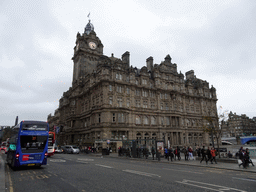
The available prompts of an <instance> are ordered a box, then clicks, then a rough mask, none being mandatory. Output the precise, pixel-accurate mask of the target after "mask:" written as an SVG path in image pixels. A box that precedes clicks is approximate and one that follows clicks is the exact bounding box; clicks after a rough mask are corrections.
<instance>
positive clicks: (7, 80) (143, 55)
mask: <svg viewBox="0 0 256 192" xmlns="http://www.w3.org/2000/svg"><path fill="white" fill-rule="evenodd" d="M255 9H256V1H253V0H251V1H250V0H240V1H235V0H232V1H228V0H225V1H223V0H220V1H217V0H214V1H199V0H198V1H195V0H193V1H192V0H188V1H184V0H183V1H180V0H177V1H174V0H170V1H166V0H165V1H164V0H163V1H161V0H157V1H156V0H155V1H149V0H140V1H135V0H134V1H132V0H129V1H121V0H118V1H117V0H116V1H110V0H108V1H107V0H106V1H99V0H93V1H92V0H81V1H79V0H74V1H65V0H58V1H54V0H51V1H35V0H1V1H0V69H1V70H0V74H1V78H0V98H1V100H0V125H9V126H12V125H13V124H14V122H15V117H16V116H19V121H20V120H44V121H46V120H47V116H48V114H50V113H52V114H54V111H55V109H57V108H58V102H59V101H58V100H59V99H60V98H61V96H62V94H63V92H65V91H67V90H68V88H69V87H70V86H71V83H72V74H73V62H72V60H71V58H72V56H73V48H74V46H75V40H76V34H77V32H80V33H81V34H82V33H83V32H84V27H85V26H86V24H87V23H88V18H87V15H88V13H89V12H90V19H91V22H92V24H93V25H94V29H95V32H96V34H97V36H98V37H99V38H100V39H101V41H102V43H103V45H104V54H105V55H107V56H111V53H114V56H115V57H118V58H121V55H122V54H123V53H124V52H125V51H129V52H130V60H131V65H132V66H133V67H135V66H136V67H138V68H141V67H142V66H145V65H146V59H147V58H148V57H149V56H152V57H153V58H154V63H156V64H159V63H160V62H161V61H164V57H165V56H166V55H167V54H170V56H171V57H172V62H173V63H177V66H178V72H179V71H181V72H182V73H183V74H185V73H186V72H187V71H189V70H192V69H193V70H194V71H195V75H196V76H197V78H200V79H203V80H207V81H208V82H209V84H210V86H211V85H213V86H214V87H215V88H216V90H217V97H218V103H217V107H219V106H222V107H223V109H225V110H231V111H233V112H236V113H237V114H246V115H247V116H249V117H250V118H252V117H253V116H256V99H255V96H256V89H255V87H256V54H255V53H256V20H255V19H256V12H255Z"/></svg>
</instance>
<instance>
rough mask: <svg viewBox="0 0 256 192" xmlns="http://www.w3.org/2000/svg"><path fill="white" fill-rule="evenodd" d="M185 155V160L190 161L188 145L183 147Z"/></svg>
mask: <svg viewBox="0 0 256 192" xmlns="http://www.w3.org/2000/svg"><path fill="white" fill-rule="evenodd" d="M182 151H183V153H184V156H185V161H188V149H187V147H186V146H184V147H183V149H182Z"/></svg>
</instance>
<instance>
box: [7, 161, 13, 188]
mask: <svg viewBox="0 0 256 192" xmlns="http://www.w3.org/2000/svg"><path fill="white" fill-rule="evenodd" d="M7 169H8V171H7V173H8V179H9V183H10V184H9V185H10V192H13V186H12V179H11V175H10V169H9V166H7Z"/></svg>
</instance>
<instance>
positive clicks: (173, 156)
mask: <svg viewBox="0 0 256 192" xmlns="http://www.w3.org/2000/svg"><path fill="white" fill-rule="evenodd" d="M163 152H164V158H165V159H167V160H168V161H176V160H178V161H180V160H181V153H183V154H184V160H185V161H189V160H195V157H194V156H195V155H196V156H197V157H199V158H200V163H202V162H203V161H205V163H206V164H208V162H211V164H213V163H215V164H217V160H216V156H217V150H216V149H215V148H214V147H207V148H206V147H205V146H203V147H202V148H201V147H196V148H195V150H193V148H192V147H191V146H190V147H186V146H184V147H183V148H180V147H179V146H177V147H174V148H173V147H169V148H167V147H165V148H164V149H163ZM249 154H250V153H249V150H248V148H247V149H246V150H244V149H243V147H241V148H240V150H239V152H238V155H239V159H240V160H241V163H240V164H239V167H240V166H243V167H244V168H247V167H248V166H249V164H252V165H253V166H254V164H253V162H252V160H251V159H250V155H249ZM118 155H119V156H124V155H125V156H126V157H131V156H132V148H127V149H126V148H122V147H119V148H118ZM149 155H152V158H153V160H155V159H156V157H155V156H156V149H155V148H154V147H151V149H150V148H149V149H148V148H146V147H144V148H143V147H138V148H136V156H135V157H137V158H146V159H148V157H149ZM159 155H162V154H161V151H160V152H159ZM227 157H229V158H231V157H232V154H231V153H230V151H229V153H227Z"/></svg>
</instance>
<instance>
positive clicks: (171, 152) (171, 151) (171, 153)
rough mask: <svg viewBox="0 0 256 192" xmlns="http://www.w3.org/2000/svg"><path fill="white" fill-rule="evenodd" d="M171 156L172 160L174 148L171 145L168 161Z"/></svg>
mask: <svg viewBox="0 0 256 192" xmlns="http://www.w3.org/2000/svg"><path fill="white" fill-rule="evenodd" d="M169 158H170V159H171V161H172V159H173V158H174V154H173V149H172V148H171V147H170V148H169V149H168V161H169Z"/></svg>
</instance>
